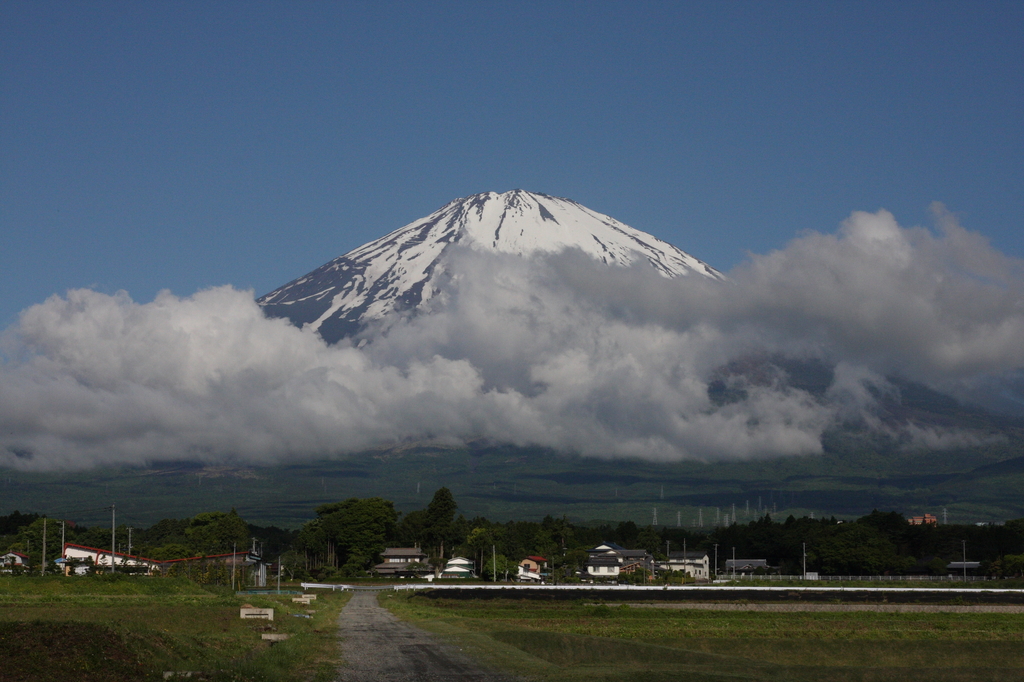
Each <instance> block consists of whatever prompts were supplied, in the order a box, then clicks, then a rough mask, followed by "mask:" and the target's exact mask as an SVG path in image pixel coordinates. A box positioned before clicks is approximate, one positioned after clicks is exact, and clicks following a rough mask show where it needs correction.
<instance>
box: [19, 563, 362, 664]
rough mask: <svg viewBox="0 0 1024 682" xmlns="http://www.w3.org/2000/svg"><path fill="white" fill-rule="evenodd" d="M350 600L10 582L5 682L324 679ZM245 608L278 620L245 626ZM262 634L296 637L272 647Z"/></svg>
mask: <svg viewBox="0 0 1024 682" xmlns="http://www.w3.org/2000/svg"><path fill="white" fill-rule="evenodd" d="M347 600H348V595H346V594H343V593H338V594H323V595H320V596H319V598H318V599H317V600H316V601H314V602H313V603H312V604H311V605H310V606H305V605H302V604H293V603H292V602H291V595H280V596H278V595H236V594H234V593H233V592H231V591H230V590H227V589H225V588H204V587H200V586H198V585H195V584H193V583H189V582H188V581H185V580H183V579H179V580H165V579H161V578H143V577H122V578H121V579H109V578H107V579H98V578H97V577H76V578H63V577H48V578H39V579H31V580H25V578H24V577H18V578H4V579H0V671H2V674H0V678H2V679H3V680H4V682H22V681H24V682H28V681H29V680H31V681H33V682H48V681H50V680H53V681H57V680H61V681H62V682H63V681H64V680H68V679H75V680H76V681H79V682H106V681H107V680H127V679H130V680H150V679H153V680H158V679H163V672H164V671H193V673H199V674H193V676H192V678H191V679H192V680H197V679H198V680H237V681H239V682H242V681H246V682H250V681H251V682H264V681H265V682H298V681H300V680H301V681H307V680H314V681H317V682H325V681H326V680H332V679H334V676H335V674H336V670H337V666H338V665H339V663H340V660H339V652H340V650H339V647H338V642H337V626H336V621H337V615H338V612H339V611H340V610H341V608H342V606H343V605H344V603H345V602H346V601H347ZM242 604H251V605H253V606H257V607H265V608H273V609H275V619H274V621H273V622H270V621H263V620H242V619H240V618H239V607H240V606H241V605H242ZM307 610H312V611H315V613H308V612H307ZM296 615H297V616H307V615H308V616H310V617H309V618H305V617H294V616H296ZM264 633H277V634H288V635H289V636H290V638H289V639H287V640H285V641H283V642H279V643H274V644H271V643H269V642H267V641H264V640H263V639H262V637H261V635H262V634H264Z"/></svg>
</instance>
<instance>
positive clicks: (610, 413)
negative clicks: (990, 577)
mask: <svg viewBox="0 0 1024 682" xmlns="http://www.w3.org/2000/svg"><path fill="white" fill-rule="evenodd" d="M937 216H938V230H937V231H936V232H934V233H933V232H932V231H929V230H926V229H923V228H902V227H900V226H899V225H897V223H896V221H895V220H894V218H893V216H892V215H890V214H889V213H887V212H885V211H880V212H878V213H875V214H870V213H855V214H853V215H852V216H851V217H850V218H849V219H848V220H847V221H846V222H845V223H844V224H843V225H842V227H841V229H840V230H839V231H838V232H837V233H836V234H820V233H808V234H805V235H802V236H800V237H798V238H796V239H794V240H793V241H792V242H791V243H790V244H789V245H787V246H786V248H784V249H781V250H779V251H775V252H772V253H769V254H765V255H753V256H751V257H750V258H749V260H748V261H747V262H746V263H745V264H743V265H742V266H740V267H738V268H736V269H735V270H734V271H733V272H731V273H729V280H728V281H727V282H725V283H720V282H712V281H704V280H703V278H698V277H696V276H692V277H685V278H680V279H676V280H667V279H664V278H662V277H660V276H658V275H657V274H655V273H654V272H652V271H651V269H650V268H647V267H644V266H634V267H631V268H608V267H606V266H603V265H601V264H598V263H595V262H594V261H592V260H590V259H589V258H588V257H586V256H584V255H582V254H579V253H564V254H560V255H558V256H552V257H548V258H544V259H540V260H535V261H526V260H523V259H520V258H516V257H511V256H503V255H500V254H484V253H479V252H474V251H471V250H465V251H458V252H454V253H452V255H451V258H450V262H449V263H448V271H449V272H450V273H453V274H455V276H454V277H451V278H450V279H449V280H448V282H447V284H446V285H445V287H446V288H445V290H444V292H443V293H442V294H441V295H440V296H438V297H437V298H436V299H435V300H432V301H431V303H430V305H431V307H432V308H433V309H432V310H430V311H427V312H426V314H420V315H417V316H414V317H409V318H402V319H392V320H388V321H386V329H369V330H367V331H366V332H365V334H364V335H363V338H356V339H353V340H352V342H351V343H348V342H343V343H342V344H338V345H335V346H327V345H326V344H324V343H323V342H322V341H321V340H320V339H319V338H318V337H317V336H316V335H315V334H312V333H310V332H307V331H303V330H301V329H298V328H295V327H293V326H291V325H290V324H289V323H288V322H286V321H283V320H275V319H267V318H265V317H264V316H263V314H262V312H261V310H260V308H259V307H258V306H257V305H256V304H255V302H254V301H253V295H252V292H247V291H239V290H235V289H233V288H230V287H220V288H216V289H210V290H206V291H201V292H198V293H196V294H194V295H193V296H190V297H187V298H179V297H176V296H173V295H171V294H170V293H162V294H160V295H159V296H158V297H157V298H156V299H155V300H154V301H152V302H150V303H144V304H140V303H136V302H134V301H132V300H131V299H130V298H129V297H128V295H127V294H123V293H122V294H117V295H114V296H108V295H104V294H100V293H97V292H94V291H90V290H75V291H70V292H68V293H67V294H66V295H65V296H63V297H60V296H54V297H51V298H50V299H48V300H47V301H46V302H44V303H41V304H39V305H36V306H33V307H32V308H29V309H28V310H26V311H24V312H23V313H22V315H21V318H20V320H19V322H18V324H17V325H16V326H14V327H13V328H11V329H9V330H7V331H6V332H5V334H4V346H3V347H4V357H5V359H4V362H3V364H2V365H0V466H11V467H15V468H19V469H26V470H53V469H71V468H85V467H90V466H94V465H98V464H116V463H128V464H136V463H145V462H148V461H152V460H159V459H169V458H194V459H199V460H205V461H244V462H250V463H272V462H278V461H282V460H288V459H294V458H300V457H316V456H330V455H335V454H339V453H346V452H357V451H360V450H365V449H368V448H373V447H378V446H382V445H389V444H395V443H400V442H403V441H409V440H425V439H430V440H441V441H447V442H452V443H457V442H464V441H466V440H472V439H477V438H489V439H492V440H496V441H501V442H509V443H515V444H524V445H525V444H538V445H544V446H550V447H554V448H558V449H562V450H568V451H573V452H578V453H581V454H584V455H591V456H599V457H617V456H636V457H644V458H648V459H655V460H664V461H669V460H678V459H683V458H700V459H727V458H753V457H765V456H778V455H791V454H801V453H814V452H818V451H820V450H821V436H822V434H823V433H824V432H825V431H826V430H827V429H828V428H830V427H832V426H834V425H836V424H837V423H839V422H841V421H848V420H859V421H860V422H862V423H864V424H866V425H868V426H869V427H872V428H876V429H881V430H889V431H892V430H893V428H894V426H893V425H892V424H891V423H882V422H881V421H879V420H878V419H877V418H875V417H874V416H873V415H874V412H873V410H874V408H875V406H876V401H877V400H878V399H879V396H884V395H886V393H887V392H889V393H892V392H897V393H898V391H897V389H896V388H895V387H893V386H891V385H890V384H889V382H888V381H887V380H886V379H885V377H886V376H891V375H893V374H899V375H901V376H903V377H906V378H908V379H911V380H915V381H920V382H923V383H925V384H928V385H930V386H932V387H935V388H937V389H940V390H943V391H946V392H949V393H952V394H954V395H958V396H961V397H965V398H972V399H981V398H984V399H987V400H989V401H990V402H993V403H998V407H1001V408H1004V409H1018V410H1019V409H1020V408H1021V403H1020V398H1019V396H1020V395H1021V390H1020V389H1021V386H1022V384H1024V380H1022V376H1024V374H1022V372H1021V368H1022V367H1024V343H1022V342H1021V339H1024V262H1022V261H1021V260H1018V259H1013V258H1010V257H1007V256H1005V255H1003V254H1001V253H999V252H998V251H996V250H994V249H992V248H991V247H990V245H989V244H988V243H987V241H986V240H985V239H984V238H983V237H981V236H980V235H978V234H976V233H971V232H968V231H966V230H964V229H963V228H961V227H960V226H958V225H957V224H956V222H955V221H954V220H953V219H952V218H951V217H950V216H949V215H948V214H947V213H945V212H944V211H943V210H942V209H941V207H940V208H937ZM382 332H383V333H382ZM364 339H365V340H366V341H368V342H367V343H362V344H360V342H361V341H363V340H364ZM777 355H784V356H790V357H802V358H817V359H820V360H822V361H824V362H826V363H827V364H828V365H829V366H834V368H835V369H834V372H833V373H832V375H831V379H830V384H829V385H828V386H827V387H825V389H824V391H823V392H818V393H815V392H814V391H811V390H808V389H806V388H799V387H796V386H795V385H794V384H793V382H789V381H787V377H786V376H785V372H783V371H781V370H778V369H777V368H774V370H772V371H774V372H775V373H774V374H773V373H772V371H766V370H765V363H761V364H760V365H758V364H757V362H754V363H753V364H754V365H755V366H756V368H755V371H747V372H742V371H731V370H728V369H727V368H729V367H736V366H743V364H744V363H747V365H748V366H749V365H750V364H751V360H750V359H751V358H765V357H774V356H777ZM711 385H715V386H722V387H724V390H726V391H727V392H728V395H730V396H731V397H730V399H728V400H716V399H715V397H714V395H712V394H713V393H714V391H712V392H711V394H709V390H708V389H709V386H711ZM894 399H896V400H898V396H896V397H895V398H894ZM898 430H899V431H900V433H899V435H900V436H901V437H903V438H904V439H909V440H911V441H913V442H916V443H919V444H921V445H924V446H927V447H956V446H961V445H965V444H970V443H972V442H977V439H978V437H979V436H976V435H972V434H963V433H955V432H951V433H946V432H943V431H941V430H937V429H935V428H931V427H927V426H921V425H915V424H907V425H905V426H902V427H898ZM972 439H974V440H972Z"/></svg>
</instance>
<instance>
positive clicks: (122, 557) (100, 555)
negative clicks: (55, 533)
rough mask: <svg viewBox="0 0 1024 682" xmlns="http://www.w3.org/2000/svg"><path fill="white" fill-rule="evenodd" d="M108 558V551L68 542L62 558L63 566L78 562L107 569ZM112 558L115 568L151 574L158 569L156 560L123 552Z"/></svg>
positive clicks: (116, 553) (109, 553) (115, 553)
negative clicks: (143, 570)
mask: <svg viewBox="0 0 1024 682" xmlns="http://www.w3.org/2000/svg"><path fill="white" fill-rule="evenodd" d="M110 557H111V552H110V550H109V549H100V548H98V547H86V546H85V545H76V544H73V543H70V542H67V543H65V544H64V555H63V558H64V564H65V566H67V565H68V564H70V563H73V562H80V563H83V564H89V565H92V566H108V567H109V566H110ZM113 557H114V565H115V566H128V567H144V568H146V569H147V572H152V571H153V569H155V568H158V567H159V566H160V563H161V562H159V561H157V560H156V559H147V558H145V557H140V556H136V555H134V554H126V553H124V552H114V553H113ZM65 570H67V569H65Z"/></svg>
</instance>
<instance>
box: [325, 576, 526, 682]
mask: <svg viewBox="0 0 1024 682" xmlns="http://www.w3.org/2000/svg"><path fill="white" fill-rule="evenodd" d="M338 634H339V636H340V637H341V651H342V655H343V656H344V657H345V663H346V665H345V666H344V667H342V668H341V669H340V670H339V671H338V678H337V679H338V682H414V681H416V682H419V681H421V680H422V681H426V682H433V681H438V682H441V681H445V680H453V681H456V680H457V681H459V682H466V681H469V680H474V681H477V680H478V681H480V682H499V681H500V682H505V681H507V680H508V679H509V678H506V677H503V676H501V675H496V674H494V673H491V672H487V671H485V670H483V669H482V668H480V667H479V666H478V665H477V664H476V663H474V662H473V661H471V660H470V659H469V658H468V657H467V656H465V655H464V654H462V653H461V652H460V651H459V649H458V648H456V647H454V646H451V645H449V644H444V643H442V642H441V641H440V640H439V639H437V638H436V637H435V636H434V635H431V634H429V633H427V632H425V631H423V630H420V629H419V628H417V627H413V626H412V625H409V624H408V623H403V622H402V621H400V620H398V619H397V618H395V617H394V616H393V615H392V614H391V612H390V611H388V610H387V609H385V608H383V607H382V606H380V605H379V604H378V603H377V592H371V591H357V592H355V593H354V594H353V595H352V599H351V600H350V601H349V603H348V604H346V605H345V608H344V609H342V611H341V617H340V618H339V619H338Z"/></svg>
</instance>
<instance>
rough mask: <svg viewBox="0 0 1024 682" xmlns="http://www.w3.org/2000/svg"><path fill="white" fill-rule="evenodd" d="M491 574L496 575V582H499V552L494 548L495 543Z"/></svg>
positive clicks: (492, 548) (492, 551)
mask: <svg viewBox="0 0 1024 682" xmlns="http://www.w3.org/2000/svg"><path fill="white" fill-rule="evenodd" d="M491 574H492V576H493V577H494V583H495V584H497V583H498V552H497V550H496V549H494V545H491Z"/></svg>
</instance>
